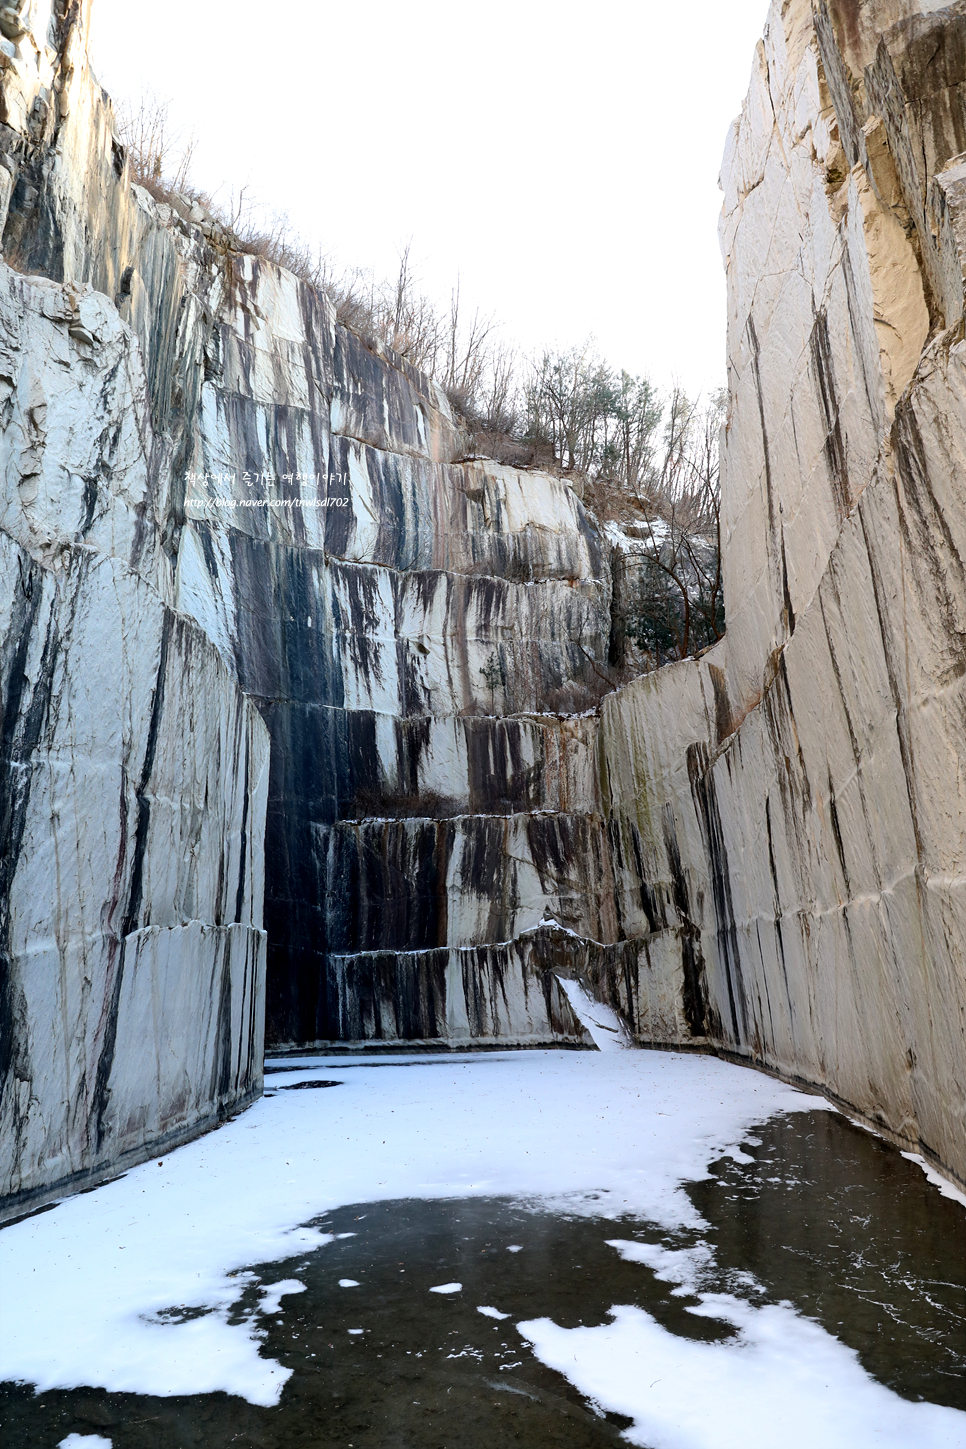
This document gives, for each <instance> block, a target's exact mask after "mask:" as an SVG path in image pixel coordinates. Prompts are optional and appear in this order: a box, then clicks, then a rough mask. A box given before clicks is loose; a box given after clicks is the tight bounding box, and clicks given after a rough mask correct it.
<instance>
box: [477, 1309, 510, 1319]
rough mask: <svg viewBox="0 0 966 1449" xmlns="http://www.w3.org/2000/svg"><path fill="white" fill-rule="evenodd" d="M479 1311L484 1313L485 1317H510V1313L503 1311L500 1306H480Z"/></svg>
mask: <svg viewBox="0 0 966 1449" xmlns="http://www.w3.org/2000/svg"><path fill="white" fill-rule="evenodd" d="M476 1311H477V1313H482V1314H483V1316H484V1317H485V1318H509V1317H510V1315H509V1313H501V1312H500V1310H499V1308H478V1309H477V1310H476Z"/></svg>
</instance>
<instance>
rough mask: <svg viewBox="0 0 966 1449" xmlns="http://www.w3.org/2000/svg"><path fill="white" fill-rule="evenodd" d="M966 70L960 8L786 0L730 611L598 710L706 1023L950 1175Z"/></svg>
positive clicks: (621, 904)
mask: <svg viewBox="0 0 966 1449" xmlns="http://www.w3.org/2000/svg"><path fill="white" fill-rule="evenodd" d="M964 87H966V6H964V5H962V4H955V5H952V6H949V7H947V8H943V9H938V8H937V7H934V6H931V5H918V4H913V3H909V4H904V5H899V4H893V5H891V6H890V5H883V4H871V3H866V4H862V3H849V4H845V3H840V4H830V5H828V7H826V5H825V4H820V5H816V6H815V7H814V9H812V8H811V7H809V6H808V5H806V4H804V3H794V0H793V3H790V4H789V3H786V4H784V5H782V6H778V5H775V6H773V8H772V10H771V13H770V16H769V20H768V24H767V27H766V32H765V38H764V41H763V42H762V43H761V44H760V46H759V49H758V54H757V57H756V63H755V67H754V71H753V75H752V82H751V89H750V91H749V95H748V99H747V101H746V103H745V106H744V109H743V111H742V113H741V116H740V117H739V119H738V121H737V122H736V123H735V126H734V127H733V130H732V133H731V136H730V137H729V140H728V145H727V149H726V153H725V161H724V168H723V173H722V184H723V187H724V193H725V202H724V210H723V216H722V227H721V235H722V246H723V251H724V255H725V261H726V266H727V274H728V298H729V323H728V369H729V389H730V416H729V422H728V426H727V429H726V430H725V434H724V438H723V465H724V499H723V505H724V527H723V535H724V540H725V543H724V566H725V590H726V607H727V617H728V635H727V639H726V640H725V641H724V643H723V644H722V645H721V646H719V647H717V648H716V649H715V650H713V651H712V652H710V653H709V654H707V655H705V656H704V658H703V659H702V660H700V661H699V662H687V663H683V664H680V665H675V666H673V667H671V668H668V669H665V670H662V671H661V672H660V673H659V674H657V675H654V676H651V677H649V678H645V679H641V680H639V681H637V682H636V683H635V684H633V685H631V686H630V687H629V688H627V689H625V690H623V691H621V692H620V693H619V694H617V695H615V696H613V697H612V698H610V699H608V700H607V701H606V702H605V704H604V708H603V723H602V756H603V759H604V762H605V763H604V772H605V776H606V782H605V807H606V809H607V811H608V812H609V815H610V822H611V828H612V832H613V836H614V839H615V842H619V844H618V845H617V848H616V849H615V873H616V875H617V900H618V909H619V912H620V916H621V920H622V923H623V926H624V929H625V930H627V931H628V932H629V933H633V932H636V931H643V932H645V933H647V936H648V939H650V940H651V941H652V942H654V943H655V945H656V944H657V943H659V942H663V943H665V946H664V950H665V955H664V963H665V964H664V968H663V969H664V970H665V971H666V972H667V973H669V975H670V978H671V979H672V980H674V979H679V980H680V981H681V982H682V983H683V986H684V998H683V1007H684V1011H685V1014H686V1017H687V1032H686V1036H687V1037H690V1038H692V1039H698V1040H706V1041H709V1042H713V1043H716V1044H719V1045H721V1046H724V1047H726V1048H728V1049H729V1050H731V1051H734V1052H736V1053H739V1054H740V1055H742V1056H745V1057H747V1058H749V1059H751V1060H754V1061H758V1062H763V1063H766V1064H768V1065H769V1066H771V1067H774V1068H776V1069H777V1070H779V1071H781V1072H783V1073H785V1074H788V1075H791V1076H797V1077H801V1078H804V1079H807V1080H808V1081H810V1082H817V1083H819V1084H821V1085H822V1086H823V1087H825V1088H826V1089H827V1090H828V1091H829V1092H830V1093H832V1094H833V1095H835V1096H837V1097H839V1098H841V1099H843V1100H844V1101H845V1102H847V1103H848V1104H849V1105H850V1106H851V1107H853V1108H855V1109H857V1110H858V1111H860V1112H861V1113H862V1114H863V1115H865V1116H866V1117H867V1118H868V1119H870V1120H871V1121H874V1122H877V1123H879V1124H880V1125H882V1126H883V1127H884V1128H886V1129H887V1130H888V1131H890V1132H891V1133H894V1134H895V1135H896V1136H898V1137H900V1138H904V1139H906V1140H909V1141H916V1140H918V1141H921V1143H922V1144H923V1147H924V1149H925V1150H926V1151H927V1153H929V1154H931V1155H932V1156H933V1157H934V1159H935V1160H937V1161H939V1162H940V1163H942V1164H943V1165H944V1166H945V1168H946V1169H947V1170H948V1171H951V1172H953V1173H954V1174H956V1175H958V1176H959V1177H960V1178H962V1177H964V1176H966V966H964V962H966V940H964V934H966V891H964V884H963V882H964V867H966V784H964V778H963V769H962V753H963V743H964V738H966V736H964V723H966V686H964V677H966V671H964V653H963V650H964V638H966V574H964V565H963V558H962V555H963V549H964V545H966V493H964V484H963V480H964V477H966V473H964V460H966V344H964V342H963V275H964V265H966V247H964V242H966V231H964V226H963V218H962V209H963V203H964V196H966V193H964V187H963V178H964V176H966V169H964V164H966V158H964V156H963V155H962V154H961V153H963V152H964V151H966V106H964V94H966V92H964ZM642 881H643V887H642ZM643 1031H644V1034H645V1035H647V1034H651V1035H653V1036H655V1037H660V1038H662V1039H666V1036H665V1028H664V1025H663V1023H659V1022H655V1024H654V1027H653V1029H652V1030H651V1031H650V1033H649V1031H648V1023H647V1020H646V1019H645V1021H644V1022H643Z"/></svg>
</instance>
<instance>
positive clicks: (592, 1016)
mask: <svg viewBox="0 0 966 1449" xmlns="http://www.w3.org/2000/svg"><path fill="white" fill-rule="evenodd" d="M557 980H558V981H559V983H560V986H561V988H562V990H563V993H564V995H565V996H566V998H567V1000H568V1001H569V1002H570V1006H571V1009H572V1011H573V1013H574V1016H575V1017H576V1018H577V1020H578V1021H579V1022H580V1024H581V1026H582V1027H583V1028H584V1030H585V1031H587V1032H588V1033H589V1035H590V1036H591V1038H592V1039H593V1043H594V1046H595V1047H596V1048H597V1050H598V1051H601V1052H621V1051H627V1050H628V1049H631V1048H633V1046H634V1043H633V1041H632V1040H631V1035H630V1032H629V1031H628V1030H627V1027H626V1026H625V1025H624V1022H623V1021H622V1020H621V1018H620V1017H619V1016H618V1015H617V1012H616V1011H614V1010H613V1009H612V1008H611V1007H610V1006H604V1005H603V1004H602V1003H601V1002H599V1001H595V1000H594V998H593V997H592V996H591V994H590V992H589V991H586V990H585V989H584V987H583V986H581V984H580V982H579V981H571V980H569V979H568V978H567V977H565V976H558V977H557Z"/></svg>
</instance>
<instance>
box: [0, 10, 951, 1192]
mask: <svg viewBox="0 0 966 1449" xmlns="http://www.w3.org/2000/svg"><path fill="white" fill-rule="evenodd" d="M20 15H21V20H20V21H18V24H21V23H22V24H23V27H24V29H23V34H22V36H20V37H19V38H16V37H15V38H13V39H10V38H5V39H4V40H3V41H2V43H0V71H2V87H3V89H2V97H3V109H2V112H0V151H2V155H0V215H2V217H4V218H5V222H4V231H3V255H4V258H5V262H4V264H3V266H2V275H0V390H2V398H0V401H2V407H3V415H2V416H3V423H2V438H0V457H2V464H3V468H4V476H5V482H6V486H5V488H4V490H3V499H2V502H0V602H2V610H3V612H2V618H0V624H2V630H3V632H2V641H3V642H2V650H0V687H2V689H3V704H4V714H3V720H4V725H3V728H4V736H3V748H2V753H0V761H2V780H0V824H2V829H3V831H4V832H5V834H4V853H3V871H4V874H3V878H2V887H0V964H2V967H3V971H4V975H3V982H2V1005H0V1032H2V1036H0V1042H2V1047H0V1076H2V1092H3V1095H2V1098H0V1111H2V1113H3V1114H4V1115H3V1118H2V1123H3V1127H2V1130H3V1141H4V1144H5V1146H4V1151H6V1152H7V1154H8V1155H7V1157H6V1158H5V1159H4V1167H3V1172H4V1173H5V1174H6V1175H5V1177H4V1178H3V1182H4V1184H6V1186H5V1187H4V1188H3V1189H2V1191H6V1192H7V1193H8V1194H13V1197H12V1198H10V1197H8V1201H16V1202H22V1201H24V1200H28V1199H29V1198H30V1196H31V1194H34V1195H36V1194H39V1193H42V1192H45V1191H46V1192H49V1191H51V1190H52V1189H53V1187H54V1186H55V1185H56V1184H57V1183H60V1182H68V1183H69V1182H71V1181H74V1182H76V1181H79V1180H82V1179H83V1175H84V1174H88V1175H90V1174H95V1175H96V1174H97V1173H98V1172H101V1171H108V1170H110V1169H111V1167H112V1165H116V1164H117V1163H118V1162H121V1161H124V1160H125V1159H126V1158H127V1159H133V1157H136V1156H137V1155H138V1154H142V1155H143V1154H144V1153H145V1152H147V1151H150V1150H151V1149H152V1145H154V1146H157V1145H159V1144H161V1143H163V1142H167V1141H173V1140H176V1139H177V1138H178V1136H179V1135H180V1136H184V1135H186V1134H188V1133H190V1132H191V1131H195V1130H199V1129H200V1128H201V1127H202V1126H204V1125H205V1124H206V1123H208V1122H210V1121H214V1120H217V1117H218V1115H219V1114H220V1113H224V1112H225V1111H229V1110H231V1109H232V1108H233V1107H234V1106H237V1105H239V1104H240V1103H242V1102H244V1101H245V1100H246V1099H247V1097H248V1096H249V1095H250V1094H251V1093H253V1092H254V1091H257V1090H258V1088H259V1084H260V1072H261V1047H262V1031H263V1023H264V1029H265V1030H266V1032H267V1037H268V1040H269V1041H270V1042H271V1043H272V1044H273V1045H275V1046H279V1047H285V1046H289V1045H291V1046H300V1047H304V1046H307V1045H311V1044H316V1043H327V1042H354V1043H373V1042H389V1043H391V1042H398V1041H406V1042H411V1043H414V1042H436V1043H443V1044H450V1045H459V1044H463V1045H466V1044H474V1043H476V1044H483V1043H495V1042H499V1043H502V1044H512V1043H517V1044H539V1043H551V1042H557V1043H568V1044H572V1045H580V1046H586V1045H589V1044H590V1041H591V1039H590V1037H589V1036H588V1033H587V1032H586V1031H585V1029H584V1027H583V1026H582V1025H581V1022H580V1020H579V1018H578V1017H577V1015H575V1011H574V1009H573V1008H572V1007H571V1005H570V999H569V998H568V991H567V990H566V989H565V986H564V985H563V984H562V983H566V986H567V987H568V988H571V984H572V982H573V980H577V981H579V982H580V983H582V986H583V988H585V989H587V990H590V991H591V992H592V993H593V994H594V995H595V996H596V997H597V998H598V999H599V1000H600V1001H603V1002H605V1003H606V1004H607V1005H609V1006H610V1007H612V1008H613V1009H614V1010H616V1011H617V1012H619V1013H620V1015H621V1016H622V1017H623V1019H624V1021H625V1022H626V1023H627V1026H628V1028H629V1031H630V1034H631V1035H632V1036H633V1037H634V1038H635V1039H636V1040H637V1041H639V1042H651V1043H656V1044H658V1043H659V1044H681V1045H683V1044H694V1045H698V1046H701V1047H704V1048H710V1049H714V1050H724V1051H727V1052H729V1053H733V1054H735V1055H737V1056H740V1057H742V1058H744V1059H746V1060H748V1061H749V1062H753V1063H757V1064H760V1065H764V1066H767V1067H769V1068H771V1069H773V1070H775V1071H778V1072H780V1073H781V1074H783V1075H785V1076H787V1077H792V1078H797V1079H801V1080H804V1081H808V1082H810V1083H812V1084H815V1085H818V1086H820V1087H822V1088H823V1089H825V1090H826V1091H828V1092H829V1093H831V1094H832V1095H834V1096H836V1097H837V1098H839V1099H840V1100H842V1101H843V1102H845V1103H847V1104H848V1105H849V1106H850V1108H851V1109H852V1110H854V1111H855V1112H856V1113H859V1114H861V1115H863V1116H864V1117H865V1118H866V1119H868V1120H869V1121H870V1122H874V1123H876V1124H878V1125H879V1126H880V1128H882V1129H883V1130H884V1131H886V1132H887V1133H889V1134H891V1135H892V1136H893V1137H895V1138H896V1139H897V1140H900V1141H902V1142H905V1143H908V1144H910V1145H916V1146H917V1147H919V1148H920V1149H921V1150H922V1151H924V1152H925V1153H926V1154H927V1155H928V1156H929V1157H930V1158H931V1160H933V1161H935V1162H936V1163H937V1164H939V1165H940V1166H941V1167H942V1168H943V1170H945V1171H947V1172H949V1173H951V1174H952V1175H954V1176H958V1177H959V1178H960V1179H962V1178H963V1177H964V1176H966V1130H964V1129H966V1050H964V1047H966V975H964V962H966V941H964V940H963V939H962V938H963V935H964V932H966V902H964V889H963V881H964V878H966V877H964V850H966V830H964V821H966V800H964V798H963V796H964V790H966V786H964V783H963V779H962V767H961V764H960V759H961V753H962V742H963V740H964V737H966V735H964V724H966V697H964V690H966V684H964V680H966V668H964V663H963V659H964V654H963V650H964V645H966V566H964V564H963V559H962V555H963V544H964V541H966V503H964V496H963V487H962V481H961V480H962V478H963V476H964V474H963V464H964V460H966V377H964V361H966V343H964V341H963V335H964V326H963V278H964V274H966V111H964V94H966V0H960V3H957V4H955V5H953V6H950V7H946V8H943V9H938V8H936V7H935V6H932V5H929V4H925V3H922V4H919V3H914V0H886V3H877V4H871V3H867V0H848V3H846V0H835V3H833V4H831V5H827V4H826V3H825V0H821V3H816V4H815V5H814V6H813V5H810V4H809V3H806V0H785V3H784V4H782V5H778V4H777V3H776V4H775V5H774V6H773V9H772V12H771V14H770V17H769V21H768V26H767V30H766V34H765V39H764V41H763V42H762V44H761V46H760V47H759V50H758V54H757V57H756V64H755V69H754V72H753V76H752V85H751V89H750V92H749V96H748V99H747V101H746V104H745V107H744V110H743V112H742V115H741V117H740V119H739V120H738V122H737V123H736V125H735V127H734V128H733V131H732V134H731V136H730V138H729V141H728V147H727V152H726V157H725V165H724V170H723V178H722V179H723V184H724V189H725V206H724V214H723V219H722V242H723V249H724V253H725V259H726V266H727V272H728V287H729V336H728V365H729V392H730V399H731V403H730V412H729V419H728V425H727V428H726V429H725V433H724V437H723V517H724V524H723V537H724V578H725V596H726V597H725V602H726V609H727V617H728V620H729V627H728V635H727V637H726V639H725V640H724V641H722V643H721V644H720V645H718V646H716V647H715V649H714V650H712V651H710V652H709V653H707V654H705V655H704V656H703V657H702V658H701V659H699V660H693V661H687V662H684V663H682V664H679V665H674V666H671V667H668V668H666V669H663V670H661V671H659V672H657V673H656V674H653V675H649V676H646V677H644V678H641V679H639V680H637V681H635V682H634V683H632V684H630V685H629V686H627V687H625V688H623V689H621V690H619V691H617V692H616V693H615V692H613V680H614V676H613V674H612V673H611V671H610V670H609V668H608V665H607V659H608V656H609V649H610V644H611V636H612V627H613V621H612V617H611V616H612V609H613V598H612V584H611V568H610V560H609V557H608V549H607V546H606V543H605V542H604V541H602V538H601V535H600V533H599V531H598V528H597V526H596V524H595V523H594V521H593V519H592V518H590V516H589V515H588V514H587V513H586V512H585V510H584V508H583V505H582V503H581V502H580V500H579V498H578V497H577V495H576V493H575V492H574V491H573V490H572V489H571V488H570V487H568V486H567V484H566V483H565V482H564V481H562V480H560V479H559V478H556V477H553V476H550V475H547V474H544V473H539V472H535V471H529V470H528V471H520V470H517V469H514V468H510V467H506V466H503V465H500V464H498V463H495V462H491V461H488V460H486V459H481V458H479V457H477V456H475V455H473V454H472V453H471V446H472V445H471V440H470V439H469V438H468V436H467V434H466V432H465V429H464V428H463V426H462V424H461V423H460V421H459V419H458V418H457V417H456V416H454V414H453V412H452V410H451V408H450V406H449V404H448V402H447V399H446V398H445V396H444V395H443V394H442V393H441V392H440V391H439V389H437V388H436V387H435V385H434V384H433V383H431V382H430V381H429V380H427V379H426V378H425V377H423V376H422V375H421V374H419V373H418V372H416V371H415V370H414V369H413V368H412V367H411V366H409V364H408V363H407V362H406V361H405V360H404V359H403V358H401V357H399V356H396V355H395V354H393V353H391V352H389V351H388V350H386V349H385V348H383V347H381V346H379V345H378V344H369V343H366V342H364V341H363V340H361V339H360V338H358V337H357V336H355V335H354V334H352V333H351V332H349V331H347V330H346V329H345V328H343V327H341V326H340V325H338V323H337V320H336V317H335V314H334V311H333V308H332V306H331V304H330V302H329V300H328V299H327V298H326V297H325V296H324V295H322V294H320V293H319V292H318V291H317V290H316V289H314V288H313V287H312V286H310V285H308V284H307V283H305V282H303V281H300V280H299V279H298V278H296V277H294V276H292V275H291V274H289V273H287V272H285V271H283V270H281V269H280V268H278V267H276V266H274V265H273V264H271V263H270V262H268V261H266V260H265V259H264V258H260V257H254V256H249V255H243V254H241V253H240V252H239V251H238V250H237V249H235V248H234V246H233V244H232V241H231V238H230V237H228V236H226V234H225V232H224V230H223V229H222V228H221V227H220V226H219V225H218V224H217V223H216V222H215V221H214V220H213V219H212V218H211V217H210V216H209V215H208V214H207V213H206V212H205V211H204V209H203V208H201V207H200V206H199V205H198V204H197V203H195V202H192V201H191V200H190V199H186V198H179V197H173V198H171V200H170V202H169V203H161V202H158V201H156V200H155V199H153V198H152V196H150V195H148V193H147V192H146V191H144V190H142V189H140V188H138V187H136V186H132V185H131V184H130V173H129V167H128V163H127V158H126V156H125V154H124V151H123V148H122V147H121V146H120V145H119V143H118V142H117V139H116V137H115V135H114V126H113V118H112V113H111V109H110V103H109V101H108V100H107V98H106V97H105V96H104V94H103V92H102V91H101V89H100V87H99V86H98V85H97V83H96V81H95V79H94V77H93V75H92V73H91V71H90V67H89V64H88V60H87V49H86V47H87V6H86V5H70V6H67V5H64V4H62V3H61V0H31V3H30V4H25V5H23V6H22V7H21V10H20ZM10 28H14V29H15V28H16V27H15V26H13V25H12V24H11V25H9V26H8V29H10ZM35 42H36V43H35ZM263 889H264V932H263V930H262V925H263V917H262V903H263ZM266 946H267V955H266ZM571 995H572V996H573V998H574V999H575V1000H576V999H578V998H580V997H581V993H580V992H579V991H577V990H576V989H571ZM7 1144H11V1145H10V1146H9V1148H8V1146H7ZM18 1194H19V1196H18Z"/></svg>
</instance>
